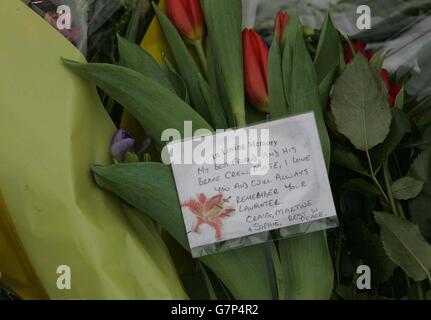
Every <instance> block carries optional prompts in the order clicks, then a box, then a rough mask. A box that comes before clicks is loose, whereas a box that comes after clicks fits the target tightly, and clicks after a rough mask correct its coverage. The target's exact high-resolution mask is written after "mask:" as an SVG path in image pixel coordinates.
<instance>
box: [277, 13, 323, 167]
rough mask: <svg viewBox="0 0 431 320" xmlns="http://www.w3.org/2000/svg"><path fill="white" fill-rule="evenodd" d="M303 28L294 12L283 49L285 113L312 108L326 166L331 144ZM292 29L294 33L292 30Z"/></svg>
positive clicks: (310, 109)
mask: <svg viewBox="0 0 431 320" xmlns="http://www.w3.org/2000/svg"><path fill="white" fill-rule="evenodd" d="M302 29H303V27H302V26H301V24H300V22H299V18H298V16H297V14H296V13H294V14H293V15H292V17H291V19H290V21H289V27H288V28H287V32H285V35H286V34H287V41H286V44H285V48H284V52H283V62H282V65H283V79H284V85H285V92H286V93H287V100H288V105H289V113H290V114H296V113H301V112H306V111H314V115H315V117H316V123H317V128H318V130H319V135H320V141H321V144H322V150H323V154H324V157H325V160H326V164H327V166H328V167H329V163H330V157H331V154H330V153H331V144H330V141H329V136H328V131H327V129H326V125H325V121H324V117H323V110H322V106H321V104H320V94H319V87H318V83H317V76H316V71H315V69H314V65H313V62H312V61H311V57H310V54H309V52H308V50H307V47H306V45H305V42H304V38H303V36H302V34H303V32H302ZM293 32H295V34H294V33H293Z"/></svg>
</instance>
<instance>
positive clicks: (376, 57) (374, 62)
mask: <svg viewBox="0 0 431 320" xmlns="http://www.w3.org/2000/svg"><path fill="white" fill-rule="evenodd" d="M384 60H385V52H384V49H382V50H380V51H378V52H376V53H374V54H373V56H372V58H371V60H370V65H371V66H372V67H373V68H374V70H376V71H377V72H380V70H381V69H382V68H383V61H384Z"/></svg>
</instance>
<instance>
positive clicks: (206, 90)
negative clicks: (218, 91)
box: [198, 75, 228, 129]
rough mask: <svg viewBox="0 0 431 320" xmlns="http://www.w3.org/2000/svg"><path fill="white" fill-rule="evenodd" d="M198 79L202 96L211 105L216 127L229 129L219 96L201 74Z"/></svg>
mask: <svg viewBox="0 0 431 320" xmlns="http://www.w3.org/2000/svg"><path fill="white" fill-rule="evenodd" d="M198 79H199V88H200V90H201V93H202V97H203V98H204V100H205V103H206V104H207V105H208V107H209V110H210V113H211V118H212V119H213V121H214V125H215V127H216V128H217V129H227V127H228V125H227V121H226V117H225V115H224V109H223V107H222V105H221V102H220V100H219V98H218V96H217V95H215V94H213V93H212V91H211V88H210V86H209V85H208V83H207V82H206V81H205V80H204V78H202V76H201V75H198Z"/></svg>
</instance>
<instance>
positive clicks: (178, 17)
mask: <svg viewBox="0 0 431 320" xmlns="http://www.w3.org/2000/svg"><path fill="white" fill-rule="evenodd" d="M167 8H168V15H169V18H170V19H171V21H172V23H173V24H174V25H175V26H176V27H177V29H178V31H179V32H180V33H181V35H182V36H183V38H184V40H185V41H186V42H188V43H195V42H197V41H202V39H203V37H204V33H205V26H204V17H203V14H202V8H201V5H200V1H199V0H167Z"/></svg>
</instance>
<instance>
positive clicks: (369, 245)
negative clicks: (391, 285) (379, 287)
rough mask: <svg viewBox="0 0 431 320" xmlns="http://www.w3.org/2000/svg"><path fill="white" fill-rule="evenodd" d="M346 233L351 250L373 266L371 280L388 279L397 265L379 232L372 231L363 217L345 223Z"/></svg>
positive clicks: (379, 281)
mask: <svg viewBox="0 0 431 320" xmlns="http://www.w3.org/2000/svg"><path fill="white" fill-rule="evenodd" d="M367 213H368V212H367ZM362 216H364V214H363V213H362ZM345 233H346V235H347V237H348V240H347V241H348V242H349V244H350V247H351V250H352V251H354V253H355V254H356V255H357V257H358V258H360V259H362V260H363V261H364V263H365V264H366V265H368V266H369V267H370V268H371V270H372V273H373V276H372V279H371V280H372V281H373V282H374V281H376V282H377V283H382V282H385V281H387V280H388V279H389V278H390V277H391V276H392V274H393V273H394V271H395V268H396V267H397V265H396V264H395V263H393V262H392V260H391V259H390V258H389V257H388V255H387V254H386V252H385V249H384V248H383V245H382V242H381V240H380V236H379V234H376V233H372V232H371V231H370V230H369V229H368V228H367V227H366V225H365V223H364V222H363V220H362V219H353V220H352V221H351V220H349V221H348V223H346V225H345Z"/></svg>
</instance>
